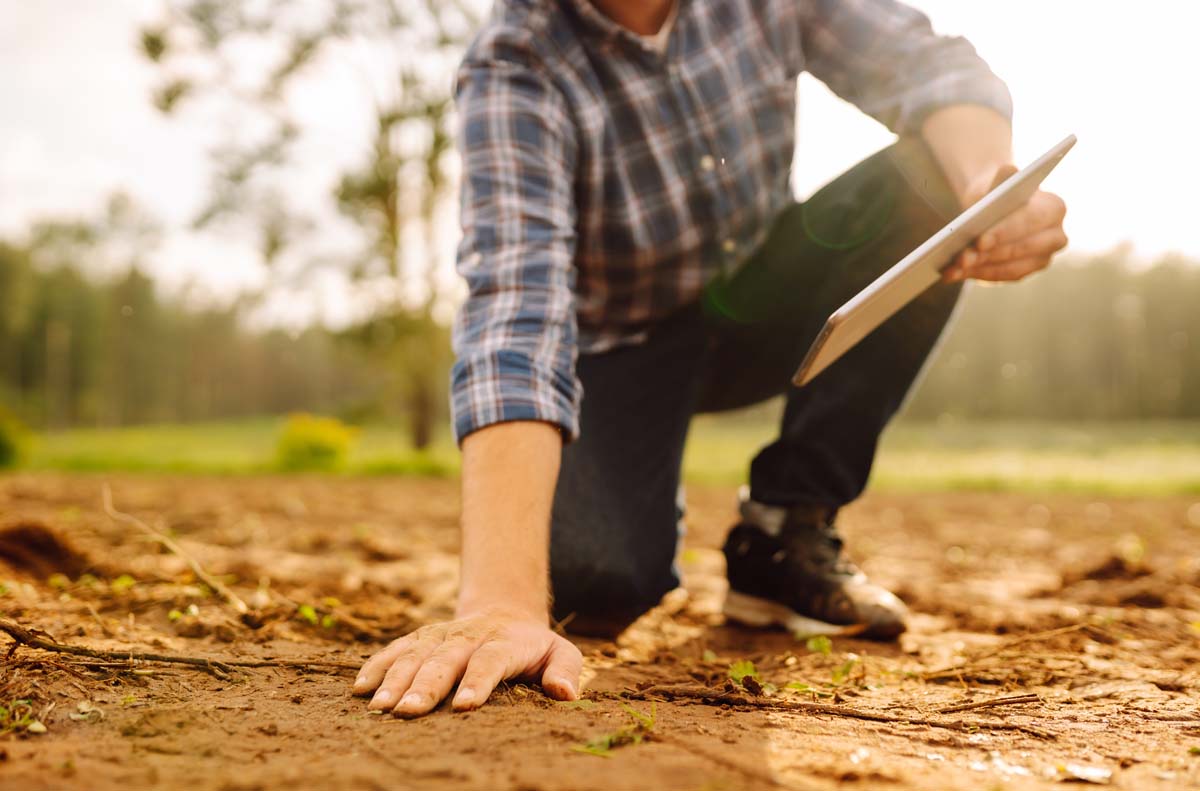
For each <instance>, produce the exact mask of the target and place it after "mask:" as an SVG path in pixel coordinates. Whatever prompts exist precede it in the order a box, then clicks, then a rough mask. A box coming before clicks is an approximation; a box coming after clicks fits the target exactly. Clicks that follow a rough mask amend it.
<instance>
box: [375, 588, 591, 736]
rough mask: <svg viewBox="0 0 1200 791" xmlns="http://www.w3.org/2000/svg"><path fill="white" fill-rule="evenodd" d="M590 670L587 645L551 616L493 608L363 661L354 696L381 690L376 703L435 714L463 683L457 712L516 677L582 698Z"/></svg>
mask: <svg viewBox="0 0 1200 791" xmlns="http://www.w3.org/2000/svg"><path fill="white" fill-rule="evenodd" d="M582 668H583V657H582V656H581V655H580V653H579V649H578V648H576V647H575V646H574V645H572V644H571V642H570V641H568V640H567V639H566V638H564V637H562V636H561V635H558V634H555V633H554V632H552V631H551V630H550V629H549V627H548V626H547V625H546V623H545V621H539V620H538V619H536V618H532V617H530V616H527V615H524V614H520V613H512V612H506V611H502V610H496V609H492V610H487V611H484V612H481V613H479V614H476V615H468V616H466V617H461V618H458V619H457V620H454V621H450V622H448V623H442V624H434V625H432V626H426V627H423V628H421V629H418V630H417V631H415V632H413V633H412V634H410V635H407V636H405V637H401V638H400V639H398V640H394V641H393V642H392V643H391V644H389V645H388V647H387V648H385V649H383V650H382V651H380V652H379V653H377V654H375V656H373V657H371V658H370V659H368V660H367V662H366V664H364V665H363V668H362V670H361V671H360V672H359V675H358V679H357V680H356V681H355V682H354V694H356V695H363V696H365V695H368V694H370V693H371V692H375V694H374V696H373V697H372V698H371V703H370V704H369V708H371V709H378V710H383V711H391V712H392V713H393V714H395V715H396V716H399V717H419V716H421V715H422V714H428V713H429V712H430V711H432V710H433V709H434V708H435V707H436V706H437V705H438V704H439V703H441V701H442V700H444V699H445V698H446V696H447V695H449V694H450V691H451V690H452V689H453V688H454V685H455V684H456V683H458V692H457V693H456V694H455V696H454V702H453V704H452V705H453V707H454V709H455V710H456V711H465V710H468V709H474V708H478V707H479V706H482V705H483V704H484V703H486V702H487V699H488V697H489V696H490V695H491V694H492V690H494V689H495V688H496V685H497V684H499V683H500V682H501V681H504V680H505V679H514V678H521V679H530V680H534V681H540V682H541V684H542V688H543V689H544V690H545V691H546V694H547V695H549V696H550V697H552V698H554V699H556V700H574V699H575V698H576V697H577V696H578V694H579V693H578V690H579V673H580V671H581V669H582ZM460 680H461V683H460Z"/></svg>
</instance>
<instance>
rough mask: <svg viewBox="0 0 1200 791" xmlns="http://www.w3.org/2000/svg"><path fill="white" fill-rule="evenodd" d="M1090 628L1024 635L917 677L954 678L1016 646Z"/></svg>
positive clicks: (1063, 629) (1065, 628) (1076, 626)
mask: <svg viewBox="0 0 1200 791" xmlns="http://www.w3.org/2000/svg"><path fill="white" fill-rule="evenodd" d="M1089 627H1093V625H1092V624H1087V623H1077V624H1074V625H1072V626H1064V627H1062V628H1059V629H1050V630H1048V631H1045V632H1034V633H1033V634H1026V635H1022V636H1020V637H1017V638H1014V639H1012V640H1008V641H1006V642H1005V643H1004V645H1002V646H999V647H998V648H994V649H992V650H990V651H986V652H984V653H982V654H980V655H979V656H976V657H973V658H971V659H968V660H966V661H964V662H960V663H959V664H957V665H951V666H950V667H944V668H940V669H938V670H927V671H925V672H924V673H918V674H917V676H918V677H919V678H921V679H923V680H925V681H933V680H935V679H940V678H954V677H956V676H957V675H958V674H959V673H961V672H962V671H964V670H966V669H968V668H970V667H971V666H972V665H975V664H977V663H979V662H981V661H983V660H984V659H990V658H992V657H994V656H997V655H999V654H1002V653H1004V652H1005V651H1007V650H1008V649H1010V648H1012V647H1013V646H1015V645H1020V644H1021V643H1028V642H1031V641H1033V640H1044V639H1045V638H1047V637H1057V636H1058V635H1061V634H1070V633H1071V632H1078V631H1080V630H1083V629H1087V628H1089ZM1093 628H1094V627H1093Z"/></svg>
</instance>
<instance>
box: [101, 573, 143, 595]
mask: <svg viewBox="0 0 1200 791" xmlns="http://www.w3.org/2000/svg"><path fill="white" fill-rule="evenodd" d="M134 585H137V580H135V579H134V578H133V577H131V576H129V575H128V574H122V575H121V576H119V577H117V578H116V579H115V580H113V581H112V582H110V583H108V588H109V590H111V591H112V592H113V593H116V594H118V595H119V594H124V593H128V592H129V589H130V588H132V587H133V586H134Z"/></svg>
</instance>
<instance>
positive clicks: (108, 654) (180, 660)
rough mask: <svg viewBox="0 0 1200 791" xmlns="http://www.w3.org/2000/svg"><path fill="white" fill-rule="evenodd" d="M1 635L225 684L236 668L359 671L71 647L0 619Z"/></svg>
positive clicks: (301, 662) (328, 663) (344, 666)
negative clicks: (185, 670) (190, 670)
mask: <svg viewBox="0 0 1200 791" xmlns="http://www.w3.org/2000/svg"><path fill="white" fill-rule="evenodd" d="M0 632H6V633H7V634H8V636H9V637H11V638H12V639H13V640H15V641H16V642H17V643H19V644H22V645H27V646H29V647H30V648H40V649H41V650H43V651H50V652H53V653H57V654H71V655H72V656H86V657H91V658H93V659H103V660H108V661H113V662H127V663H133V662H161V663H164V664H171V665H187V666H189V667H194V668H197V669H198V670H203V671H204V672H206V673H209V674H210V675H213V676H216V677H217V678H219V679H221V680H223V681H228V680H229V679H230V677H231V676H230V673H232V672H233V671H234V669H235V668H255V667H291V668H306V667H324V668H331V669H335V670H350V671H357V670H358V668H359V665H358V664H355V663H352V662H337V661H332V660H327V659H311V660H310V659H211V658H208V657H197V656H175V655H171V654H152V653H145V652H141V651H106V650H102V649H98V648H88V647H86V646H81V645H69V644H67V643H60V642H57V641H55V640H49V639H46V638H44V637H39V636H38V635H37V634H35V633H34V631H33V630H30V629H26V628H25V627H24V626H21V625H20V624H19V623H17V622H16V621H13V620H11V619H9V618H4V617H0Z"/></svg>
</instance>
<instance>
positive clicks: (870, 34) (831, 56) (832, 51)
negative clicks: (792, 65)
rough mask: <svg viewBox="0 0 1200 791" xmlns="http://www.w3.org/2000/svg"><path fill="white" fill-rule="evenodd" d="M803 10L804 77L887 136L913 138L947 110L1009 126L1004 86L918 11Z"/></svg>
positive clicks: (844, 4)
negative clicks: (973, 110) (984, 115)
mask: <svg viewBox="0 0 1200 791" xmlns="http://www.w3.org/2000/svg"><path fill="white" fill-rule="evenodd" d="M810 9H811V12H810V13H811V18H809V19H808V20H807V21H806V24H804V25H803V26H802V31H803V48H804V52H805V61H806V62H805V67H806V69H807V70H808V71H809V72H810V73H811V74H812V75H813V76H814V77H816V78H817V79H819V80H821V81H822V82H824V83H825V84H826V85H828V86H829V88H830V90H832V91H833V92H834V93H836V94H837V95H839V96H841V97H842V98H843V99H845V100H847V101H849V102H851V103H853V104H854V105H856V106H857V107H859V109H861V110H862V111H863V112H865V113H867V114H868V115H870V116H871V117H873V118H875V119H876V120H877V121H879V122H880V123H882V124H884V125H885V126H887V127H888V128H889V129H891V130H892V131H893V132H896V133H897V134H906V133H912V132H916V131H918V129H919V127H920V124H921V122H922V121H924V119H925V117H926V116H928V115H929V114H930V113H931V112H933V111H934V110H936V109H938V108H940V107H945V106H948V105H954V104H974V105H981V106H984V107H990V108H992V109H994V110H995V111H996V112H998V113H1000V114H1001V115H1003V116H1004V117H1006V118H1010V119H1011V118H1012V97H1011V96H1010V94H1009V92H1008V88H1007V86H1005V84H1004V82H1003V81H1001V80H1000V78H999V77H997V76H996V75H995V74H993V73H992V71H991V69H990V68H988V65H987V64H986V63H985V62H984V61H983V59H982V58H980V57H979V55H978V54H977V53H976V52H975V48H974V47H973V46H971V44H970V42H968V41H967V40H966V39H964V38H958V37H953V36H940V35H937V34H936V33H934V31H933V28H932V27H931V25H930V23H929V18H928V17H926V16H925V15H924V14H923V13H921V12H920V11H917V10H916V9H914V8H910V7H909V6H906V5H904V4H902V3H898V2H894V0H814V2H813V3H812V5H811V6H810Z"/></svg>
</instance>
